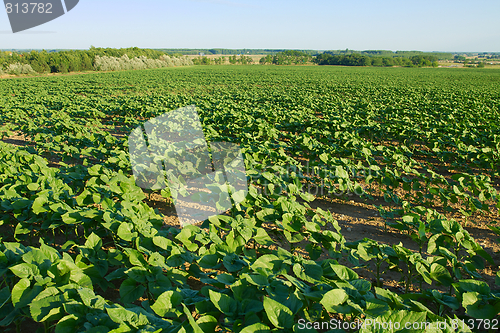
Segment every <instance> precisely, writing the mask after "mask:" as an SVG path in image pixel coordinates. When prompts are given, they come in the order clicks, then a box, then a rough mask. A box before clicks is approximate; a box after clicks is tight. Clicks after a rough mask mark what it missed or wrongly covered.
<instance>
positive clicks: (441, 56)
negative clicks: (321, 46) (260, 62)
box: [315, 49, 453, 60]
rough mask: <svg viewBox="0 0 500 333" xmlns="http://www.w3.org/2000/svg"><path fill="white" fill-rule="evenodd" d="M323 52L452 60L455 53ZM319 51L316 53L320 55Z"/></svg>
mask: <svg viewBox="0 0 500 333" xmlns="http://www.w3.org/2000/svg"><path fill="white" fill-rule="evenodd" d="M323 53H327V54H331V55H349V54H361V55H366V56H369V57H373V56H378V57H385V58H408V59H410V58H412V57H414V56H418V55H422V56H432V57H435V58H436V59H437V60H452V59H453V54H452V53H449V52H422V51H395V52H393V51H389V50H366V51H356V50H349V49H345V50H334V51H325V52H323ZM318 54H319V53H317V54H315V55H318Z"/></svg>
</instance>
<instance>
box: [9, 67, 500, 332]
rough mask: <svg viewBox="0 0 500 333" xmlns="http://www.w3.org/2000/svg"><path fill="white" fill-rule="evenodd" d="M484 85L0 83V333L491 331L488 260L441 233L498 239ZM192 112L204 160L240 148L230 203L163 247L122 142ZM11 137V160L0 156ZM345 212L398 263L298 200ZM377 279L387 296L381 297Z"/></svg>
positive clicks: (368, 74)
mask: <svg viewBox="0 0 500 333" xmlns="http://www.w3.org/2000/svg"><path fill="white" fill-rule="evenodd" d="M499 79H500V72H498V71H495V70H491V71H477V72H476V71H470V70H464V71H462V70H453V71H450V70H448V69H443V70H441V69H403V68H393V69H380V68H378V69H377V68H342V67H337V68H317V67H293V68H281V67H273V68H270V67H266V66H262V67H260V66H259V67H253V66H250V67H245V66H238V67H237V68H235V67H225V66H220V67H219V66H217V67H204V66H198V67H193V68H169V69H158V70H147V71H133V72H115V73H107V74H89V75H83V76H72V77H58V78H49V77H45V78H43V77H41V78H24V79H9V80H3V81H0V118H1V120H0V121H1V123H2V126H1V127H0V139H1V138H4V140H5V141H6V142H7V143H3V142H0V206H1V207H2V209H1V211H0V230H1V235H0V241H1V242H0V326H2V327H4V328H5V330H6V331H8V330H11V331H14V330H17V331H21V332H22V331H23V330H25V327H26V326H25V325H30V324H33V323H34V324H33V325H35V326H36V325H38V326H37V327H39V329H40V330H41V331H44V332H54V331H55V332H57V333H59V332H108V331H109V332H215V331H222V332H243V333H246V332H265V331H277V332H278V331H281V332H290V331H296V332H298V331H301V332H306V331H308V332H324V331H329V332H344V331H345V332H348V331H349V330H350V331H357V330H358V329H352V328H347V329H343V328H339V329H330V328H327V329H323V330H322V329H315V328H314V327H313V328H311V329H302V328H301V325H300V323H301V322H303V321H306V322H317V323H321V322H323V323H324V322H329V321H330V320H341V321H344V322H351V323H354V324H356V323H366V322H378V323H386V322H389V321H390V322H398V323H400V324H401V329H399V328H393V329H392V330H387V329H384V331H391V332H404V331H405V329H404V326H405V323H412V324H413V323H430V325H431V326H430V327H427V328H425V327H424V328H419V329H412V330H411V331H412V332H430V331H433V332H454V331H460V332H469V331H471V330H470V329H468V328H467V327H466V326H463V325H462V326H460V327H456V330H455V329H454V328H452V327H453V325H452V324H453V323H456V322H457V320H460V321H461V322H462V323H463V322H465V323H469V324H470V323H473V324H476V323H479V322H480V321H479V320H480V319H482V320H483V321H482V322H480V323H481V325H482V326H481V327H479V326H478V325H475V326H474V327H473V328H474V329H473V330H472V331H481V329H483V330H486V331H488V330H489V331H496V330H495V327H497V326H498V325H499V324H498V323H497V320H498V313H499V312H500V288H499V286H498V285H500V273H499V266H498V265H499V263H498V254H496V253H493V252H491V251H489V250H486V249H484V248H483V247H482V246H481V245H480V243H479V242H478V241H476V240H475V239H474V238H473V237H472V236H471V234H470V233H469V231H468V227H469V226H468V225H467V224H461V223H459V221H457V220H455V219H453V218H452V216H453V215H454V214H460V215H462V216H465V217H467V220H468V221H475V220H477V219H486V218H488V219H491V220H492V221H493V220H495V221H497V222H498V209H499V208H500V195H499V193H498V191H499V190H500V187H499V179H500V175H499V172H498V170H500V127H499V124H500V122H499V119H500V88H499V87H500V86H499V85H498V83H499V81H500V80H499ZM192 104H194V105H196V110H197V112H198V113H199V115H200V119H201V121H202V124H203V130H204V133H205V136H206V138H207V140H208V141H229V142H234V143H238V144H240V146H241V148H242V153H243V155H244V158H245V164H246V169H247V179H248V184H249V191H248V195H247V196H246V198H245V199H244V200H243V201H242V202H240V203H239V204H238V205H235V206H234V207H233V208H232V209H231V210H229V211H228V212H227V214H224V215H218V216H213V217H211V218H210V219H208V220H206V221H204V222H203V223H201V224H199V225H190V226H186V227H184V228H182V229H180V228H175V227H172V226H166V225H164V219H163V217H164V216H163V214H162V213H161V212H162V211H163V210H162V209H160V210H158V209H157V208H158V205H153V201H154V199H153V198H158V197H160V198H162V200H163V201H162V204H163V205H165V206H167V205H169V203H170V202H171V199H172V198H171V193H170V191H169V190H168V189H167V190H157V191H152V190H142V189H141V188H139V187H138V186H137V185H136V184H135V179H134V178H133V176H132V171H131V165H130V162H129V154H128V140H127V136H128V135H129V134H130V132H131V131H132V130H133V129H134V128H135V127H137V126H138V125H140V124H142V123H144V122H145V121H146V120H148V119H150V118H153V117H156V116H159V115H161V114H163V113H165V112H168V111H170V110H174V109H176V108H179V107H182V106H186V105H192ZM14 134H15V135H16V136H15V137H16V138H17V140H20V139H22V140H24V142H23V144H22V145H20V146H14V145H12V144H10V143H8V142H13V143H16V141H9V140H7V138H11V140H12V138H13V137H14V136H13V135H14ZM311 189H315V191H311ZM318 189H319V190H320V191H318ZM348 194H354V195H359V197H360V198H362V200H364V202H366V203H368V204H371V205H372V207H373V208H374V209H375V210H377V211H378V212H379V213H380V215H381V218H383V219H384V220H385V223H386V231H387V230H389V229H390V230H391V231H392V232H395V233H398V234H399V235H400V236H401V239H403V237H406V238H404V239H406V240H407V239H409V241H411V242H413V244H414V247H411V248H416V249H417V250H411V249H410V248H407V247H404V246H403V245H402V243H401V242H399V241H397V242H396V243H395V244H385V243H382V242H378V241H376V240H373V239H369V238H363V237H359V239H358V240H356V241H350V242H349V241H347V240H346V239H345V237H344V235H343V233H342V232H343V231H342V228H341V225H339V222H337V221H336V220H335V218H334V216H333V215H332V213H331V212H330V211H328V210H324V209H321V208H315V207H316V206H315V205H314V201H315V199H316V198H319V197H320V196H321V197H322V199H325V198H327V197H329V196H334V195H335V196H337V197H338V198H341V199H346V201H347V199H349V195H348ZM378 197H380V198H382V201H383V202H385V203H386V204H387V205H381V204H380V200H376V199H377V198H378ZM384 200H385V201H384ZM346 204H347V202H346ZM153 206H154V207H155V208H153ZM490 227H491V230H492V231H493V232H496V233H499V234H500V230H499V229H498V226H495V225H493V224H492V225H490ZM406 240H405V242H406ZM344 259H347V262H346V261H345V260H344ZM486 268H488V269H489V270H490V271H491V272H492V274H493V276H494V277H496V279H495V278H494V280H495V283H492V282H491V277H490V278H489V279H487V278H486V276H485V271H486ZM389 271H391V272H393V273H394V274H396V275H397V276H399V281H397V283H398V284H399V285H400V286H401V288H402V289H400V290H399V291H396V289H389V288H388V285H386V284H385V283H384V281H383V280H382V279H381V277H382V276H383V275H384V274H385V273H386V272H389ZM471 320H472V321H471ZM444 322H446V323H447V324H448V326H447V328H443V327H441V326H440V323H444ZM486 323H487V325H488V326H486ZM495 323H497V326H495ZM471 326H472V325H471ZM413 327H415V326H413ZM478 329H479V330H478ZM360 331H362V332H381V331H382V329H380V328H376V327H364V328H362V329H361V330H360ZM406 331H407V330H406Z"/></svg>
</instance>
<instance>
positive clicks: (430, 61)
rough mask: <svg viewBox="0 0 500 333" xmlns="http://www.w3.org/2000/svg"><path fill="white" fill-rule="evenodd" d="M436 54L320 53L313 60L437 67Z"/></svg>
mask: <svg viewBox="0 0 500 333" xmlns="http://www.w3.org/2000/svg"><path fill="white" fill-rule="evenodd" d="M437 60H438V58H437V56H434V55H422V54H420V55H414V56H412V57H410V58H406V57H382V56H378V55H376V56H368V55H363V54H359V53H351V54H347V55H341V54H336V55H332V54H330V53H326V52H325V53H322V54H319V55H317V56H316V57H314V59H313V62H314V63H316V64H318V65H342V66H376V67H392V66H402V67H424V66H432V67H437V66H438V62H437Z"/></svg>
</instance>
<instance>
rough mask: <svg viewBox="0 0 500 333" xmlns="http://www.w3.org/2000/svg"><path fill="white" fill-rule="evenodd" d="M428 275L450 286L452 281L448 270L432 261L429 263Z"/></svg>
mask: <svg viewBox="0 0 500 333" xmlns="http://www.w3.org/2000/svg"><path fill="white" fill-rule="evenodd" d="M430 276H431V278H432V279H434V280H436V281H438V282H440V283H441V284H443V285H445V286H450V285H451V284H452V283H453V279H452V278H451V275H450V272H449V271H448V270H447V269H446V267H444V266H442V265H440V264H438V263H433V264H432V265H431V269H430Z"/></svg>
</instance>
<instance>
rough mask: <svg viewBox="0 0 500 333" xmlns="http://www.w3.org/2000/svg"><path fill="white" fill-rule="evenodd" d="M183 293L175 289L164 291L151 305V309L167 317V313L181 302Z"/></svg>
mask: <svg viewBox="0 0 500 333" xmlns="http://www.w3.org/2000/svg"><path fill="white" fill-rule="evenodd" d="M181 302H182V295H181V293H179V292H177V291H175V290H169V291H166V292H164V293H163V294H161V295H160V297H158V299H157V300H156V302H155V304H153V305H152V306H151V309H152V310H153V311H154V312H155V313H156V314H157V315H159V316H160V317H165V315H166V314H167V313H169V312H171V311H170V310H171V309H174V308H175V307H176V306H178V305H179V304H181Z"/></svg>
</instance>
